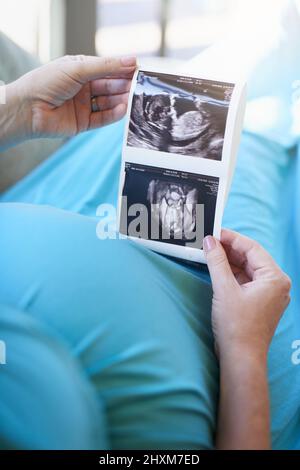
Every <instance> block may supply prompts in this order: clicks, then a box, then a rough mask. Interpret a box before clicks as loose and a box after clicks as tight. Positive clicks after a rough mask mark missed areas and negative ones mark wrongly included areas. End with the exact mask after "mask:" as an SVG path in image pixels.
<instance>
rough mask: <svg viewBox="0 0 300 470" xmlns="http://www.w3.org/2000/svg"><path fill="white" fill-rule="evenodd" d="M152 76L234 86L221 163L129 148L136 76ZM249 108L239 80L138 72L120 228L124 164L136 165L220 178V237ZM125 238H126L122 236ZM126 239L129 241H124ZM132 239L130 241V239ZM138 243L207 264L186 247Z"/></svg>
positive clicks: (124, 154)
mask: <svg viewBox="0 0 300 470" xmlns="http://www.w3.org/2000/svg"><path fill="white" fill-rule="evenodd" d="M140 70H142V71H145V72H152V73H158V74H159V73H165V74H169V75H172V74H173V75H177V76H179V77H180V76H183V77H184V76H185V77H190V78H197V79H201V80H212V81H217V82H225V83H232V84H234V90H233V94H232V98H231V101H230V105H229V111H228V117H227V123H226V129H225V136H224V145H223V152H222V160H221V161H215V160H208V159H207V160H206V159H204V158H196V157H192V156H184V157H183V156H182V155H174V154H173V155H172V157H171V158H170V153H164V152H158V151H156V150H148V149H139V148H134V147H129V146H128V145H127V141H128V131H129V121H130V114H131V106H132V100H133V95H134V91H135V89H136V82H137V76H138V73H139V71H140ZM245 106H246V84H245V83H244V82H241V83H240V82H238V81H236V80H223V79H220V77H219V78H218V77H216V76H209V75H204V74H197V75H196V74H195V73H194V72H193V73H188V71H187V73H180V72H178V70H175V71H172V70H165V69H163V68H162V67H155V69H154V68H149V67H141V68H139V69H138V70H137V71H136V73H135V75H134V77H133V81H132V86H131V90H130V94H129V104H128V110H127V115H126V128H125V133H124V140H123V150H122V165H121V176H120V184H119V204H118V221H119V227H120V215H121V213H120V212H121V211H120V209H121V207H120V206H121V197H122V192H123V186H124V181H125V164H126V163H127V162H128V163H135V164H139V165H146V166H153V167H158V168H166V169H171V170H178V171H185V172H189V173H196V174H200V175H205V176H215V177H218V178H219V190H218V196H217V203H216V211H215V220H214V232H213V235H214V236H215V237H216V238H218V239H219V238H220V236H221V228H222V218H223V213H224V209H225V205H226V201H227V197H228V192H229V189H230V185H231V181H232V178H233V173H234V168H235V163H236V156H237V152H238V147H239V143H240V135H241V131H242V126H243V118H244V112H245ZM122 237H125V236H123V235H122ZM125 238H126V237H125ZM128 238H131V237H128ZM131 239H132V240H134V241H135V242H136V243H139V244H141V245H144V246H146V247H148V248H149V249H151V250H153V251H156V252H159V253H162V254H165V255H168V256H172V257H176V258H181V259H184V260H189V261H194V262H198V263H205V257H204V253H203V251H202V250H199V249H195V248H189V247H184V246H178V245H172V244H169V243H163V242H158V241H151V240H143V239H137V238H131Z"/></svg>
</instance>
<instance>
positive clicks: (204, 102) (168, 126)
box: [127, 71, 234, 161]
mask: <svg viewBox="0 0 300 470" xmlns="http://www.w3.org/2000/svg"><path fill="white" fill-rule="evenodd" d="M233 88H234V85H233V84H230V83H221V82H214V81H211V80H200V79H195V78H188V77H181V76H177V75H167V74H155V73H151V72H143V71H140V72H139V74H138V78H137V86H136V89H135V93H134V96H133V101H132V110H131V116H130V123H129V132H128V141H127V144H128V145H129V146H130V147H138V148H145V149H150V150H157V151H162V152H168V153H175V154H181V155H189V156H195V157H201V158H208V159H211V160H219V161H220V160H222V151H223V143H224V135H225V128H226V121H227V116H228V109H229V104H230V100H231V96H232V92H233Z"/></svg>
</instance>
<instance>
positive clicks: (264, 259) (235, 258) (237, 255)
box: [221, 229, 278, 278]
mask: <svg viewBox="0 0 300 470" xmlns="http://www.w3.org/2000/svg"><path fill="white" fill-rule="evenodd" d="M221 242H222V244H224V247H225V249H226V252H227V253H228V258H229V260H230V262H233V263H234V264H235V265H236V266H240V267H244V269H245V272H246V273H247V275H248V276H249V277H250V278H253V277H254V275H255V276H256V277H257V276H259V275H264V274H265V273H266V272H267V271H268V270H270V269H271V270H274V269H278V266H277V265H276V263H275V261H274V260H273V258H272V257H271V255H269V253H268V252H267V251H266V250H265V249H264V248H262V246H260V245H259V244H258V243H257V242H256V241H254V240H251V239H250V238H248V237H245V236H243V235H240V234H239V233H236V232H233V231H231V230H227V229H226V230H225V229H224V230H222V236H221Z"/></svg>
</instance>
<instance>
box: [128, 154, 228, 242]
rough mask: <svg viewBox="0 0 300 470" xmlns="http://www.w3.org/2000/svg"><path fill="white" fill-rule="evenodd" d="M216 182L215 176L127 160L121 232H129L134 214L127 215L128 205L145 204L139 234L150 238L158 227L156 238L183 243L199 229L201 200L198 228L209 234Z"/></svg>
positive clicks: (216, 188)
mask: <svg viewBox="0 0 300 470" xmlns="http://www.w3.org/2000/svg"><path fill="white" fill-rule="evenodd" d="M218 186H219V179H218V178H216V177H208V176H203V175H197V174H191V173H186V172H180V171H174V170H167V169H164V168H156V167H151V166H145V165H138V164H133V163H126V165H125V181H124V187H123V192H122V196H123V198H124V197H126V205H127V207H126V208H124V207H121V227H122V229H121V233H124V234H125V235H130V236H131V234H130V233H129V231H128V227H129V226H130V223H131V222H132V220H133V219H134V216H130V215H128V209H129V208H130V207H138V208H140V209H141V210H143V209H142V208H146V209H147V218H148V220H147V234H146V236H144V235H143V236H142V237H140V238H146V239H148V240H153V239H154V238H153V228H154V227H155V228H158V231H157V232H156V233H158V236H157V238H155V239H156V240H159V241H163V242H165V243H173V244H176V245H182V246H186V245H187V244H188V243H191V242H193V241H194V240H195V238H196V236H197V235H198V234H199V232H200V227H199V226H197V223H199V220H197V217H196V214H197V210H196V207H197V205H201V204H203V205H204V221H201V223H202V229H203V230H202V231H201V232H204V235H205V236H206V235H211V234H212V233H213V226H214V217H215V209H216V201H217V194H218ZM123 201H124V200H123ZM140 209H138V210H140ZM203 222H204V227H203ZM201 242H202V240H201Z"/></svg>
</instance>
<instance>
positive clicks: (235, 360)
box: [220, 342, 268, 368]
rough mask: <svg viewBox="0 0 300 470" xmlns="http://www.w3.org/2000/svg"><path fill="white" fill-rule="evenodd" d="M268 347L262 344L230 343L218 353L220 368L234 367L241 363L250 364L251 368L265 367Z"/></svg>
mask: <svg viewBox="0 0 300 470" xmlns="http://www.w3.org/2000/svg"><path fill="white" fill-rule="evenodd" d="M267 357H268V347H267V346H266V345H265V344H262V343H259V342H257V343H255V342H253V344H248V343H231V344H230V345H228V346H227V347H226V348H225V347H223V348H222V349H221V351H220V367H221V368H223V367H225V368H227V367H230V368H232V367H234V366H235V365H239V364H241V363H245V362H246V363H247V364H248V365H249V366H251V364H252V365H253V367H263V368H266V366H267Z"/></svg>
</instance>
